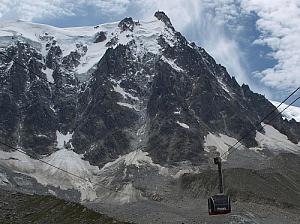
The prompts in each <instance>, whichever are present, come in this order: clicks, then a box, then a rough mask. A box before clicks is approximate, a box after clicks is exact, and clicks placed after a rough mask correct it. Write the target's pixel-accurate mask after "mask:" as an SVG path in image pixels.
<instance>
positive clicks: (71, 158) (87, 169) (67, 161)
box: [0, 149, 99, 201]
mask: <svg viewBox="0 0 300 224" xmlns="http://www.w3.org/2000/svg"><path fill="white" fill-rule="evenodd" d="M82 157H83V156H81V155H78V154H77V153H75V152H74V151H72V150H67V149H60V150H58V151H56V152H54V153H53V154H51V155H50V156H47V157H44V158H43V161H45V162H46V163H50V164H51V165H53V166H55V167H59V168H60V169H63V170H65V171H67V172H70V173H72V174H75V175H77V176H79V177H82V178H84V179H86V180H83V179H80V178H78V177H76V176H72V175H70V174H68V173H66V172H63V171H61V170H59V169H57V168H55V167H53V166H49V165H48V164H46V163H42V162H40V161H38V160H34V159H31V158H30V157H29V156H27V155H25V154H23V153H21V152H18V151H13V152H4V151H0V158H1V160H0V163H1V164H3V165H6V166H9V167H10V168H11V169H12V170H13V171H15V172H20V173H23V174H25V175H28V176H31V177H33V178H35V179H36V180H37V182H38V183H40V184H42V185H44V186H47V185H51V186H55V187H59V188H61V189H63V190H68V189H75V190H78V191H79V192H80V193H81V200H82V201H85V200H88V201H93V200H94V199H96V198H97V195H96V191H95V189H94V186H93V185H92V184H91V183H90V182H89V181H88V180H91V181H93V180H94V179H95V175H96V174H97V173H98V172H99V168H98V167H96V166H92V165H90V163H89V162H88V161H85V160H83V159H82Z"/></svg>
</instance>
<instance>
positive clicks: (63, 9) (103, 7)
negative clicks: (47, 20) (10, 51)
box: [0, 0, 130, 21]
mask: <svg viewBox="0 0 300 224" xmlns="http://www.w3.org/2000/svg"><path fill="white" fill-rule="evenodd" d="M129 3H130V0H78V1H73V0H38V1H33V0H0V18H4V19H15V18H18V19H23V20H27V21H31V20H33V19H37V18H44V17H57V16H58V17H60V16H73V15H76V13H77V12H79V11H80V10H81V9H82V8H84V7H88V6H93V7H96V8H97V9H98V10H100V11H101V13H107V14H109V13H116V14H122V13H124V12H125V11H126V9H127V6H128V4H129Z"/></svg>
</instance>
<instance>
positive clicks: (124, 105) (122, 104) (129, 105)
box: [117, 102, 138, 111]
mask: <svg viewBox="0 0 300 224" xmlns="http://www.w3.org/2000/svg"><path fill="white" fill-rule="evenodd" d="M117 104H118V105H120V106H122V107H128V108H130V109H134V110H136V111H138V109H137V108H136V107H135V106H134V105H132V104H129V103H122V102H117Z"/></svg>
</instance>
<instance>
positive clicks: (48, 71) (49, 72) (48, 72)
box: [43, 68, 54, 83]
mask: <svg viewBox="0 0 300 224" xmlns="http://www.w3.org/2000/svg"><path fill="white" fill-rule="evenodd" d="M43 72H44V73H45V74H46V78H47V81H48V82H50V83H54V78H53V76H52V74H53V69H50V68H46V69H45V70H43Z"/></svg>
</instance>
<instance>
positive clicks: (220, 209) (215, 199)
mask: <svg viewBox="0 0 300 224" xmlns="http://www.w3.org/2000/svg"><path fill="white" fill-rule="evenodd" d="M214 163H215V164H217V165H218V172H219V191H220V193H219V194H216V195H213V196H211V197H210V198H209V199H208V214H209V215H221V214H228V213H230V212H231V203H230V198H229V196H227V195H225V194H224V193H223V192H224V189H223V174H222V166H221V158H220V157H216V158H214Z"/></svg>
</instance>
